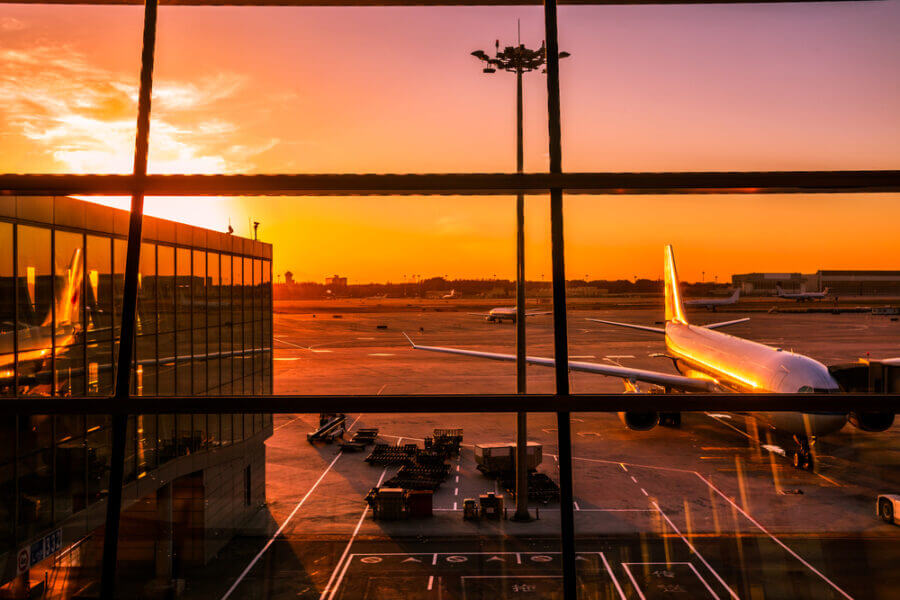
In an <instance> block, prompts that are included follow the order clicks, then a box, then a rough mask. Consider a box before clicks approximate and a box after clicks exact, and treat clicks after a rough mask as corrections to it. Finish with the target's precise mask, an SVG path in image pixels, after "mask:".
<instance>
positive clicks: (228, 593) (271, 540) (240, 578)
mask: <svg viewBox="0 0 900 600" xmlns="http://www.w3.org/2000/svg"><path fill="white" fill-rule="evenodd" d="M360 416H362V415H358V416H357V417H356V418H355V419H354V420H353V423H351V424H350V427H348V428H347V430H348V431H349V430H350V429H352V428H353V426H354V425H356V422H357V421H359V417H360ZM343 454H344V451H343V450H341V451H340V452H338V453H337V456H335V457H334V459H333V460H332V461H331V464H329V465H328V466H327V467H326V468H325V470H324V471H322V474H321V475H319V478H318V479H317V480H316V482H315V483H314V484H313V485H312V487H311V488H309V490H308V491H307V492H306V494H305V495H304V496H303V498H301V499H300V502H298V503H297V505H296V506H295V507H294V510H292V511H291V514H289V515H288V516H287V518H286V519H285V520H284V521H283V522H282V523H281V525H280V526H279V527H278V530H277V531H276V532H275V533H273V534H272V537H270V538H269V541H267V542H266V545H265V546H263V548H262V550H260V551H259V552H257V553H256V556H254V557H253V560H251V561H250V564H248V565H247V566H246V567H245V568H244V570H243V571H241V574H240V575H238V578H237V579H236V580H235V581H234V583H232V584H231V587H230V588H228V591H226V592H225V594H224V595H223V596H222V598H221V600H226V599H227V598H228V597H229V596H231V594H232V592H234V590H235V589H236V588H237V586H238V585H239V584H240V583H241V582H242V581H243V580H244V577H246V576H247V573H249V572H250V569H252V568H253V566H254V565H256V563H257V562H259V559H260V558H262V555H263V554H265V553H266V551H267V550H268V549H269V548H270V547H271V546H272V544H274V543H275V539H276V538H277V537H278V536H279V535H281V532H282V531H284V529H285V527H287V525H288V523H290V522H291V519H293V518H294V515H296V514H297V511H298V510H300V507H301V506H303V503H304V502H306V499H307V498H309V497H310V496H311V495H312V493H313V492H314V491H315V490H316V488H317V487H319V484H320V483H322V480H323V479H325V475H327V474H328V471H330V470H331V467H333V466H334V463H336V462H337V461H338V459H339V458H340V457H341V456H342V455H343Z"/></svg>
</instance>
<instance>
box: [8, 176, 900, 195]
mask: <svg viewBox="0 0 900 600" xmlns="http://www.w3.org/2000/svg"><path fill="white" fill-rule="evenodd" d="M140 184H141V185H140V187H141V188H143V191H144V193H145V195H147V196H160V195H162V196H227V195H241V196H254V195H258V196H266V195H269V196H309V195H312V196H365V195H372V196H391V195H417V196H419V195H477V196H487V195H502V196H506V195H511V194H516V193H519V192H521V193H526V194H547V193H549V190H550V189H551V188H561V189H563V190H564V191H565V192H566V193H567V194H590V195H604V194H610V195H620V194H703V193H709V194H762V193H874V192H898V191H900V171H898V170H893V171H745V172H730V173H726V172H717V171H699V172H682V173H557V174H551V173H522V174H518V173H441V174H408V175H392V174H385V175H367V174H366V175H363V174H339V175H334V174H295V175H290V174H285V175H148V176H146V177H145V178H142V179H141V181H140ZM136 189H138V186H137V185H136V182H135V179H134V178H133V176H131V175H37V174H34V175H12V174H6V175H0V193H2V194H7V195H18V196H64V195H131V194H132V193H133V192H134V190H136Z"/></svg>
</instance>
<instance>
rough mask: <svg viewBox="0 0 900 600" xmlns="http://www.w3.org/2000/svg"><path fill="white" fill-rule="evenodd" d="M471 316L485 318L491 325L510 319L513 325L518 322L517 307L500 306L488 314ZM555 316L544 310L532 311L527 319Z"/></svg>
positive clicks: (551, 312)
mask: <svg viewBox="0 0 900 600" xmlns="http://www.w3.org/2000/svg"><path fill="white" fill-rule="evenodd" d="M469 314H470V315H475V316H477V317H484V320H485V321H488V322H489V323H503V320H504V319H509V321H510V322H511V323H515V322H516V307H515V306H499V307H497V308H492V309H491V310H489V311H488V312H486V313H469ZM549 314H553V311H552V310H542V311H532V312H526V313H525V316H526V317H537V316H540V315H549Z"/></svg>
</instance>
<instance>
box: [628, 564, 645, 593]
mask: <svg viewBox="0 0 900 600" xmlns="http://www.w3.org/2000/svg"><path fill="white" fill-rule="evenodd" d="M622 566H623V567H625V574H626V575H628V579H630V580H631V585H632V586H633V587H634V591H636V592H637V594H638V597H639V598H640V599H641V600H647V596H645V595H644V592H643V591H641V586H639V585H638V582H637V579H635V578H634V575H632V574H631V569H629V568H628V565H626V564H625V563H622Z"/></svg>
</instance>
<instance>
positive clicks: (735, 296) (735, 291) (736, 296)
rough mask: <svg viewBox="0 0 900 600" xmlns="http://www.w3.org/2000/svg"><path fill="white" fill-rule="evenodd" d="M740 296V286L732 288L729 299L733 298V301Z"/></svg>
mask: <svg viewBox="0 0 900 600" xmlns="http://www.w3.org/2000/svg"><path fill="white" fill-rule="evenodd" d="M740 297H741V288H738V289H736V290H734V293H733V294H732V295H731V299H732V300H734V301H735V302H737V301H738V299H740Z"/></svg>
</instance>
